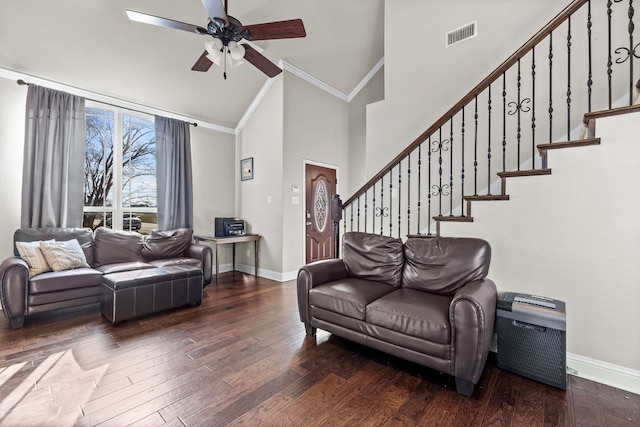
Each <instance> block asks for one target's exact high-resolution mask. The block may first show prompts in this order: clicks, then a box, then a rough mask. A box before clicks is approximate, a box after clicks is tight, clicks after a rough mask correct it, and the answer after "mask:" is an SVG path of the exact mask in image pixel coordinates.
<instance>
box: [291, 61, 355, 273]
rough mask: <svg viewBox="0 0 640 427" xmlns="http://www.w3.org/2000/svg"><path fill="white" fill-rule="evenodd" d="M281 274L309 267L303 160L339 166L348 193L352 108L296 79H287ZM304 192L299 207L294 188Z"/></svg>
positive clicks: (340, 175) (342, 183) (339, 175)
mask: <svg viewBox="0 0 640 427" xmlns="http://www.w3.org/2000/svg"><path fill="white" fill-rule="evenodd" d="M284 82H285V85H284V181H283V187H282V192H283V217H282V222H283V241H284V247H283V252H284V254H283V261H284V263H283V270H282V271H283V272H284V273H285V274H286V275H287V276H288V277H291V278H294V277H296V274H297V272H298V270H299V269H300V267H301V266H302V265H304V263H305V245H304V243H305V234H304V232H305V229H304V222H305V211H304V207H305V193H304V188H305V181H304V178H305V177H304V166H303V163H304V161H310V162H315V163H320V164H323V165H328V166H331V167H335V168H336V169H337V170H338V176H337V178H338V192H340V191H342V190H341V189H343V188H344V189H345V191H346V189H348V188H349V174H348V166H349V105H348V104H347V103H346V102H344V101H341V100H340V99H338V98H336V97H335V96H333V95H330V94H328V93H327V92H324V91H323V90H320V89H318V88H317V87H315V86H312V85H310V84H309V83H307V82H305V81H304V80H302V79H300V78H298V77H296V76H295V75H293V74H289V73H286V74H285V79H284ZM293 185H297V186H299V187H300V194H299V196H300V204H298V205H295V204H292V202H291V196H292V193H291V187H292V186H293Z"/></svg>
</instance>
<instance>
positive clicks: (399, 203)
mask: <svg viewBox="0 0 640 427" xmlns="http://www.w3.org/2000/svg"><path fill="white" fill-rule="evenodd" d="M396 193H397V194H398V237H400V229H401V228H402V160H401V161H400V162H398V190H397V191H396ZM389 235H391V234H389Z"/></svg>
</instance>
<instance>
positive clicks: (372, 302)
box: [297, 232, 497, 396]
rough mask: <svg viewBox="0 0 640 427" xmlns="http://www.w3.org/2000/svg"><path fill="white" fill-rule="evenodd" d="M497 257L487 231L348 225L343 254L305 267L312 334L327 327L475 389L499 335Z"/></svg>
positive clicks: (301, 282)
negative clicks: (354, 228) (429, 232)
mask: <svg viewBox="0 0 640 427" xmlns="http://www.w3.org/2000/svg"><path fill="white" fill-rule="evenodd" d="M490 260H491V247H490V246H489V244H488V243H487V242H486V241H484V240H480V239H474V238H447V237H435V238H409V239H408V240H407V241H406V242H405V243H404V244H403V242H402V240H400V239H396V238H392V237H387V236H380V235H375V234H367V233H360V232H348V233H345V235H344V236H343V251H342V259H332V260H324V261H317V262H315V263H311V264H308V265H306V266H304V267H302V268H301V269H300V271H299V273H298V281H297V287H298V289H297V290H298V308H299V311H300V319H301V320H302V322H304V324H305V328H306V332H307V335H310V336H313V335H315V333H316V328H320V329H323V330H326V331H329V332H331V333H332V334H335V335H338V336H341V337H343V338H347V339H349V340H352V341H355V342H357V343H360V344H364V345H366V346H369V347H372V348H375V349H377V350H381V351H384V352H386V353H389V354H392V355H394V356H398V357H400V358H403V359H406V360H409V361H412V362H415V363H418V364H420V365H424V366H427V367H429V368H433V369H436V370H438V371H441V372H444V373H447V374H450V375H453V376H454V377H455V380H456V388H457V391H458V393H460V394H462V395H465V396H471V394H472V393H473V389H474V386H475V385H476V384H477V383H478V380H479V379H480V375H481V374H482V371H483V368H484V365H485V362H486V359H487V355H488V352H489V346H490V345H491V341H492V338H493V328H494V321H495V310H496V301H497V292H496V286H495V284H494V283H493V282H492V281H491V280H489V279H487V278H486V276H487V272H488V270H489V263H490Z"/></svg>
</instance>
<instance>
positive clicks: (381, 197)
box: [378, 176, 388, 234]
mask: <svg viewBox="0 0 640 427" xmlns="http://www.w3.org/2000/svg"><path fill="white" fill-rule="evenodd" d="M386 209H387V208H386V207H384V176H383V177H382V178H380V214H379V215H378V216H379V217H380V234H384V228H383V227H384V218H385V217H386V216H388V214H387V213H386V212H385V211H386Z"/></svg>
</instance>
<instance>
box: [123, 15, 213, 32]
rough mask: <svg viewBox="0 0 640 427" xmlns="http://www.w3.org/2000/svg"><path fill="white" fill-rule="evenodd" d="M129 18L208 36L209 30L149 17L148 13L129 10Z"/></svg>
mask: <svg viewBox="0 0 640 427" xmlns="http://www.w3.org/2000/svg"><path fill="white" fill-rule="evenodd" d="M127 16H129V19H131V20H132V21H137V22H142V23H144V24H151V25H158V26H160V27H167V28H174V29H176V30H182V31H188V32H190V33H196V34H207V29H206V28H203V27H199V26H197V25H192V24H185V23H184V22H179V21H174V20H173V19H167V18H161V17H159V16H153V15H148V14H146V13H141V12H136V11H133V10H127Z"/></svg>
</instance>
